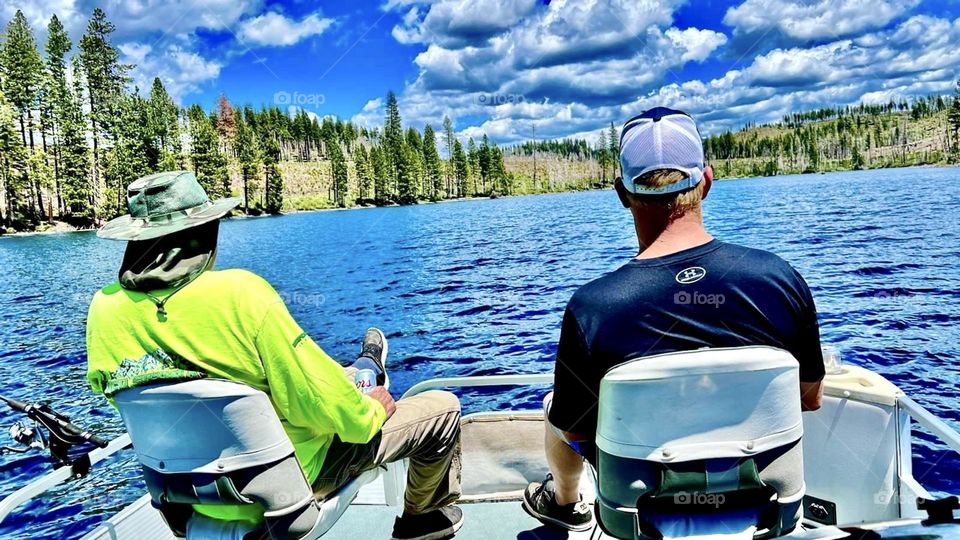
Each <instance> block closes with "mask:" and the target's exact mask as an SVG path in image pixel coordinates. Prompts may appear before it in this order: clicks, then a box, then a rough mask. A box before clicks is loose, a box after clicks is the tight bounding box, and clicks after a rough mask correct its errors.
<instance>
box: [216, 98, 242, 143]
mask: <svg viewBox="0 0 960 540" xmlns="http://www.w3.org/2000/svg"><path fill="white" fill-rule="evenodd" d="M236 129H237V120H236V115H235V114H234V111H233V105H231V104H230V100H229V99H227V96H226V94H223V93H221V94H220V98H219V99H217V134H218V135H219V136H220V141H221V145H222V146H221V148H222V149H223V151H224V153H227V154H229V153H230V145H231V144H232V143H233V138H234V132H235V131H236Z"/></svg>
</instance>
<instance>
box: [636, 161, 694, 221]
mask: <svg viewBox="0 0 960 540" xmlns="http://www.w3.org/2000/svg"><path fill="white" fill-rule="evenodd" d="M686 177H687V175H686V173H684V172H681V171H678V170H675V169H657V170H654V171H650V172H648V173H646V174H643V175H642V176H639V177H637V179H636V180H634V184H636V185H638V186H644V187H650V188H660V187H664V186H669V185H670V184H674V183H676V182H679V181H680V180H683V179H684V178H686ZM705 183H706V182H703V181H702V180H701V181H700V183H699V184H697V185H696V186H694V187H692V188H690V189H688V190H686V191H681V192H679V193H668V194H666V195H635V194H633V193H630V194H629V199H630V205H631V206H632V207H633V208H635V209H637V210H640V211H644V212H666V213H667V214H668V217H669V219H671V220H673V219H676V218H678V217H680V216H682V215H684V214H686V213H688V212H691V211H694V210H699V209H700V201H701V200H703V186H704V184H705Z"/></svg>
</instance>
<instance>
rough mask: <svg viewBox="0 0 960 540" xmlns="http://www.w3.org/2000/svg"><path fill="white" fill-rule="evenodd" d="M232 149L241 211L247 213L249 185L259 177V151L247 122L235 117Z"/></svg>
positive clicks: (248, 208)
mask: <svg viewBox="0 0 960 540" xmlns="http://www.w3.org/2000/svg"><path fill="white" fill-rule="evenodd" d="M245 112H246V111H245ZM251 112H252V110H251ZM246 116H247V115H246V114H244V117H246ZM233 148H234V150H235V151H236V156H237V161H239V162H240V179H241V183H242V191H243V210H244V212H249V211H250V195H251V193H250V191H251V184H252V183H253V180H254V179H255V178H257V177H258V176H260V174H259V169H260V156H259V149H258V148H257V146H256V142H255V141H254V135H253V129H252V128H251V127H250V124H249V122H247V120H245V119H244V118H241V117H239V116H238V117H237V125H236V129H235V131H234V134H233Z"/></svg>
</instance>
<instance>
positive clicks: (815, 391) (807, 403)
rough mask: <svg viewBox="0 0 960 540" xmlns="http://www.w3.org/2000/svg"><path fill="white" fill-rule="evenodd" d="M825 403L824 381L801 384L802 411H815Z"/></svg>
mask: <svg viewBox="0 0 960 540" xmlns="http://www.w3.org/2000/svg"><path fill="white" fill-rule="evenodd" d="M822 402H823V380H821V381H819V382H815V383H805V382H801V383H800V410H802V411H815V410H817V409H819V408H820V404H821V403H822Z"/></svg>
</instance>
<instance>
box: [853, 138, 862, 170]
mask: <svg viewBox="0 0 960 540" xmlns="http://www.w3.org/2000/svg"><path fill="white" fill-rule="evenodd" d="M851 161H852V163H851V164H852V165H853V170H855V171H859V170H861V169H863V154H861V153H860V145H859V144H857V143H854V144H853V156H852V158H851Z"/></svg>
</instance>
